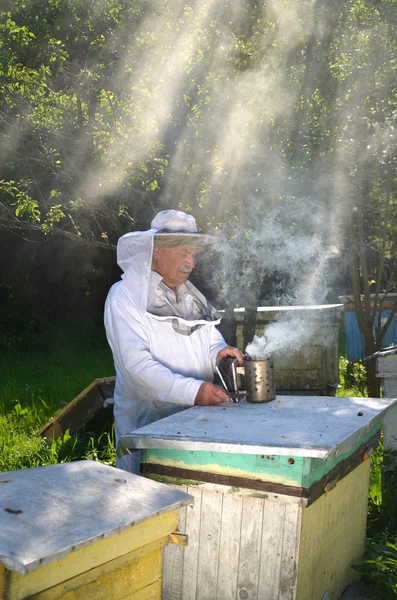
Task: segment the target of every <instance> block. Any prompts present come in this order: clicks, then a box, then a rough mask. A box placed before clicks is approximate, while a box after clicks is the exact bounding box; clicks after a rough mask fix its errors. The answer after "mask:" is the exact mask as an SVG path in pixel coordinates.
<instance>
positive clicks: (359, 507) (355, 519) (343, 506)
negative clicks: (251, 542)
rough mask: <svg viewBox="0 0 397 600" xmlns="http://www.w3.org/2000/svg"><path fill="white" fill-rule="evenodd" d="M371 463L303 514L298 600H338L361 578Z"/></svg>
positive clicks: (338, 484)
mask: <svg viewBox="0 0 397 600" xmlns="http://www.w3.org/2000/svg"><path fill="white" fill-rule="evenodd" d="M369 470H370V461H369V460H367V461H364V462H363V463H362V464H361V465H360V466H359V467H357V469H355V470H354V471H353V472H352V473H350V474H349V475H348V476H347V477H345V478H344V479H343V480H342V481H340V482H338V483H337V485H336V486H335V488H334V489H332V490H331V491H330V492H329V493H327V494H325V495H323V496H321V498H319V499H318V500H317V502H315V503H314V504H312V505H311V506H309V507H307V508H304V509H303V511H302V529H301V540H300V551H299V564H298V586H297V600H320V599H321V598H323V596H324V594H325V592H328V594H329V597H330V598H331V599H332V600H338V599H339V597H340V595H341V594H342V592H343V590H344V589H345V588H346V587H347V585H348V584H349V583H351V582H352V581H353V580H354V579H357V578H358V577H359V574H358V573H357V571H354V570H353V569H352V568H351V565H355V564H358V563H359V562H360V561H361V559H362V556H363V554H364V546H365V531H366V522H367V512H368V484H369Z"/></svg>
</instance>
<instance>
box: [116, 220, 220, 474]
mask: <svg viewBox="0 0 397 600" xmlns="http://www.w3.org/2000/svg"><path fill="white" fill-rule="evenodd" d="M164 212H173V213H174V212H177V211H164ZM160 214H161V213H160ZM182 214H184V213H182ZM186 216H187V215H186ZM155 221H156V220H154V221H153V222H152V227H153V225H154V223H155ZM157 231H158V230H157V229H154V228H152V229H150V230H149V231H147V232H133V233H127V234H126V235H124V236H123V237H121V238H120V240H119V243H118V246H117V262H118V264H119V266H120V267H121V268H122V269H123V271H124V274H123V275H122V281H119V282H118V283H116V284H114V285H113V286H112V288H111V289H110V291H109V294H108V297H107V299H106V305H105V327H106V334H107V339H108V342H109V345H110V347H111V349H112V353H113V360H114V364H115V369H116V386H115V393H114V401H115V403H114V419H115V437H116V447H117V445H118V441H119V439H120V437H121V436H123V435H125V434H126V433H129V432H131V431H133V430H135V429H139V428H140V427H143V426H144V425H147V424H148V423H152V422H153V421H156V420H158V419H162V418H164V417H167V416H168V415H170V414H172V413H175V412H178V411H179V410H182V409H183V408H187V407H190V406H193V405H194V401H195V398H196V395H197V392H198V391H199V388H200V386H201V384H202V383H203V382H204V381H210V382H211V381H212V380H213V375H214V370H215V360H216V357H217V354H218V352H219V351H220V350H222V349H223V348H224V347H225V346H226V345H227V344H226V342H225V340H224V339H223V337H222V335H221V333H220V332H219V331H218V329H217V328H216V327H215V325H217V324H218V323H219V321H220V319H219V318H218V319H217V320H214V321H211V322H209V321H208V320H194V321H192V320H184V319H181V318H178V317H175V316H173V317H172V319H171V318H169V317H160V316H156V315H153V314H151V313H149V312H147V310H146V309H147V304H148V292H149V282H150V275H151V266H152V253H153V240H154V234H156V233H157ZM187 285H188V286H189V288H190V289H191V290H192V291H193V292H194V294H195V295H196V297H197V296H198V297H199V298H200V299H201V300H202V302H203V304H204V306H210V305H209V303H207V301H206V299H205V298H204V296H203V295H202V294H201V293H200V292H199V291H198V290H197V289H196V288H195V287H194V286H193V285H192V284H191V283H190V282H187ZM176 318H177V319H178V321H179V322H181V325H182V327H183V324H186V325H187V326H188V328H191V327H194V326H195V325H201V327H198V328H195V329H194V330H193V332H192V333H191V335H183V334H181V333H179V332H178V331H176V330H175V326H173V324H172V322H173V321H174V325H175V319H176ZM117 466H118V467H119V468H122V469H124V470H127V471H131V472H135V473H139V453H138V452H135V453H132V454H129V455H128V454H127V455H125V456H122V457H117Z"/></svg>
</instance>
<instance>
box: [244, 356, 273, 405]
mask: <svg viewBox="0 0 397 600" xmlns="http://www.w3.org/2000/svg"><path fill="white" fill-rule="evenodd" d="M244 370H245V379H246V384H247V394H248V395H247V401H248V402H270V400H274V399H275V397H276V382H275V378H274V364H273V359H272V358H271V357H268V358H265V359H263V360H253V359H250V358H246V360H245V361H244Z"/></svg>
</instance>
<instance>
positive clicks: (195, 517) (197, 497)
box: [182, 486, 201, 600]
mask: <svg viewBox="0 0 397 600" xmlns="http://www.w3.org/2000/svg"><path fill="white" fill-rule="evenodd" d="M187 490H188V494H189V495H190V496H193V498H194V504H193V506H187V507H186V525H185V533H186V535H187V536H188V538H189V544H188V546H187V547H186V548H185V558H184V568H183V582H182V598H183V600H196V591H197V587H198V581H197V571H198V560H199V543H200V515H201V489H200V488H199V487H196V486H188V488H187Z"/></svg>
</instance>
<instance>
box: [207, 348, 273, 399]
mask: <svg viewBox="0 0 397 600" xmlns="http://www.w3.org/2000/svg"><path fill="white" fill-rule="evenodd" d="M236 365H237V361H236V359H233V358H224V359H223V360H221V362H220V363H219V364H218V365H217V367H216V371H217V373H218V376H219V378H220V381H221V384H222V386H223V387H224V389H225V390H226V391H227V392H228V393H229V395H230V398H231V400H232V401H233V402H239V400H242V399H243V398H246V399H247V401H248V402H256V403H259V402H270V400H274V399H275V397H276V385H275V378H274V364H273V358H272V357H270V356H268V357H266V358H263V359H259V360H257V359H254V358H251V356H249V355H248V354H245V355H244V369H242V368H241V367H237V366H236ZM240 371H244V374H243V373H241V372H240ZM242 390H244V391H242Z"/></svg>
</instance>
